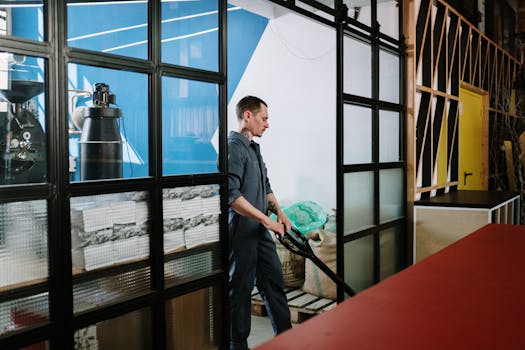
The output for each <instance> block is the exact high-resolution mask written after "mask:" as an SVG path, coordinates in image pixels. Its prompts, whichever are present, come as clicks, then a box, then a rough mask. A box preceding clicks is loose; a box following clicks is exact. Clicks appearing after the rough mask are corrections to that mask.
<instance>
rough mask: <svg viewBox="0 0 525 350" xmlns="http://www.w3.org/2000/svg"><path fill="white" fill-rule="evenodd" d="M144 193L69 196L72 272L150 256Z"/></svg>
mask: <svg viewBox="0 0 525 350" xmlns="http://www.w3.org/2000/svg"><path fill="white" fill-rule="evenodd" d="M148 223H149V210H148V194H147V192H125V193H112V194H101V195H96V196H84V197H74V198H71V256H72V260H73V272H82V271H86V270H92V269H96V268H99V267H103V266H108V265H113V264H118V263H122V262H127V261H133V260H138V259H144V258H147V257H148V256H149V236H148V232H149V227H148Z"/></svg>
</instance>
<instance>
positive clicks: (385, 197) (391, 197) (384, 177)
mask: <svg viewBox="0 0 525 350" xmlns="http://www.w3.org/2000/svg"><path fill="white" fill-rule="evenodd" d="M403 188H404V185H403V169H402V168H399V169H384V170H381V171H380V172H379V191H380V193H379V217H380V221H381V223H383V222H386V221H390V220H394V219H398V218H400V217H402V216H403V203H404V199H405V198H404V192H403Z"/></svg>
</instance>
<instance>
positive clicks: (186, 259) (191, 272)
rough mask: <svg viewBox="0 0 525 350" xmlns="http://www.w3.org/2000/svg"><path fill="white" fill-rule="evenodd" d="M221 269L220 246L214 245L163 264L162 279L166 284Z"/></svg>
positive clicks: (181, 281)
mask: <svg viewBox="0 0 525 350" xmlns="http://www.w3.org/2000/svg"><path fill="white" fill-rule="evenodd" d="M219 269H221V254H220V247H219V246H218V245H215V246H213V247H211V248H209V250H208V251H204V252H202V253H195V254H193V255H184V256H180V257H177V256H176V258H175V259H173V260H170V261H167V262H166V263H165V264H164V279H165V283H166V286H168V287H172V286H174V285H177V284H181V283H185V282H189V281H193V280H196V279H199V278H203V277H206V276H207V275H209V274H211V273H213V272H214V271H217V270H219Z"/></svg>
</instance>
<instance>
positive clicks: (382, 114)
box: [379, 111, 400, 162]
mask: <svg viewBox="0 0 525 350" xmlns="http://www.w3.org/2000/svg"><path fill="white" fill-rule="evenodd" d="M399 159H400V157H399V113H398V112H391V111H379V161H380V162H398V161H399Z"/></svg>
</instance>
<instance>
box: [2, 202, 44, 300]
mask: <svg viewBox="0 0 525 350" xmlns="http://www.w3.org/2000/svg"><path fill="white" fill-rule="evenodd" d="M47 258H48V244H47V203H46V201H45V200H37V201H25V202H12V203H1V204H0V290H3V289H4V288H14V287H16V286H19V285H20V284H28V282H35V283H36V282H43V281H44V280H45V279H47V276H48V261H47Z"/></svg>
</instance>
